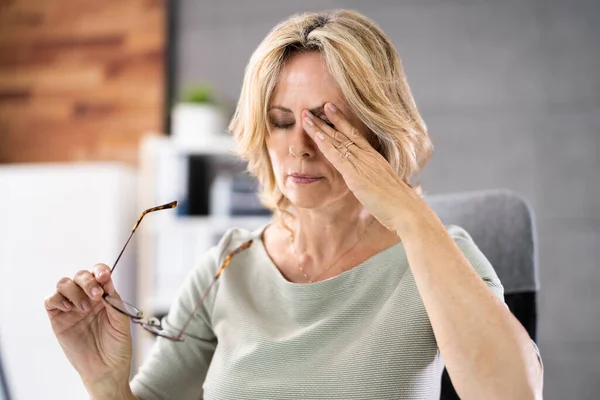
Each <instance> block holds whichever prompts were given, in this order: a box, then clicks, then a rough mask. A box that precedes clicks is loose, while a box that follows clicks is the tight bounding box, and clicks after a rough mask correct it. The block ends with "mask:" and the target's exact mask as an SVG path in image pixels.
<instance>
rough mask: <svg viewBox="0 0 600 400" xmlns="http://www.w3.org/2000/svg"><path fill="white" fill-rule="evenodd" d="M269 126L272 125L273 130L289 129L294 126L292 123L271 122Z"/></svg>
mask: <svg viewBox="0 0 600 400" xmlns="http://www.w3.org/2000/svg"><path fill="white" fill-rule="evenodd" d="M271 125H273V128H275V129H290V128H291V127H292V126H294V123H293V122H291V123H278V122H274V121H272V122H271Z"/></svg>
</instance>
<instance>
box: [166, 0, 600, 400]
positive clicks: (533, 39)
mask: <svg viewBox="0 0 600 400" xmlns="http://www.w3.org/2000/svg"><path fill="white" fill-rule="evenodd" d="M339 7H347V8H354V9H356V10H359V11H361V12H363V13H365V14H366V15H367V16H369V17H371V18H373V19H374V20H375V21H376V22H378V23H379V24H380V25H381V27H382V28H383V29H384V30H385V31H386V32H387V34H388V35H389V36H390V37H391V39H392V40H393V42H394V43H395V45H396V46H397V49H398V51H399V53H400V54H401V56H402V58H403V62H404V65H405V68H406V71H407V75H408V78H409V82H410V84H411V87H412V89H413V92H414V95H415V97H416V100H417V104H418V105H419V106H420V109H421V111H422V113H423V115H424V117H425V120H426V122H427V124H428V127H429V130H430V134H431V136H432V139H433V141H434V145H435V153H434V157H433V158H432V161H431V162H430V164H429V165H428V166H427V167H426V168H425V170H424V173H423V175H422V183H423V184H424V186H425V188H426V190H427V191H428V192H429V193H432V194H433V193H443V192H450V191H462V190H475V189H484V188H498V187H502V188H509V189H513V190H515V191H517V192H519V193H521V194H522V195H524V196H525V197H526V198H528V199H529V200H530V201H531V203H532V205H533V207H534V210H535V212H536V214H537V227H538V233H539V239H540V240H539V245H540V247H539V254H540V257H539V259H540V266H541V271H540V277H541V281H542V290H541V292H540V298H539V312H540V321H539V344H540V348H541V351H542V354H543V358H544V363H545V371H546V375H545V378H546V383H545V388H546V389H545V398H546V399H549V400H553V399H557V400H558V399H590V398H594V397H596V396H597V392H598V391H600V379H599V378H600V290H598V289H597V288H598V287H599V286H600V271H599V267H600V265H598V262H597V260H598V259H600V181H599V178H598V175H599V173H600V161H599V157H598V151H599V150H600V133H599V130H600V128H599V127H600V77H599V71H600V48H599V47H600V24H599V23H598V22H597V18H598V17H599V16H600V5H599V3H598V2H595V1H591V0H590V1H585V0H576V1H569V0H563V1H546V0H510V1H492V0H487V1H484V0H479V1H476V0H472V1H471V0H444V1H442V0H410V1H392V0H383V1H377V2H375V1H372V2H366V1H358V0H353V1H345V2H342V1H333V0H319V1H315V0H305V1H303V2H282V1H278V0H259V1H253V2H241V1H240V2H235V1H229V0H220V1H218V2H213V1H206V0H205V1H199V0H181V6H180V10H179V13H178V19H179V22H180V26H179V28H178V31H177V37H176V40H177V43H178V46H179V48H178V57H177V63H178V67H177V69H176V73H177V75H176V77H177V84H178V85H179V86H180V87H181V86H183V85H185V84H188V83H193V82H197V81H204V80H207V81H210V82H211V83H212V84H213V85H214V86H215V87H216V89H217V90H218V92H219V94H220V95H221V98H222V99H223V100H224V101H228V102H230V103H231V104H233V103H234V102H235V100H236V98H237V95H238V93H239V89H240V83H241V79H242V74H243V69H244V66H245V64H246V62H247V60H248V58H249V56H250V54H251V53H252V51H253V50H254V48H255V47H256V46H257V45H258V43H259V42H260V40H262V38H263V37H264V36H265V35H266V33H267V32H268V31H269V30H270V29H271V28H272V27H273V25H274V24H275V23H277V22H279V21H280V20H281V19H283V18H284V17H286V16H288V15H290V14H293V13H295V12H299V11H313V10H322V9H325V8H339ZM594 289H596V290H594Z"/></svg>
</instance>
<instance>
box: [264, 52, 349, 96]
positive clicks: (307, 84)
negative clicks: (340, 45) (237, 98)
mask: <svg viewBox="0 0 600 400" xmlns="http://www.w3.org/2000/svg"><path fill="white" fill-rule="evenodd" d="M340 99H341V94H340V90H339V87H338V85H337V83H336V82H335V80H334V79H333V77H332V76H331V75H330V74H329V71H328V70H327V65H326V63H325V60H324V59H323V57H322V56H321V54H320V53H318V52H310V53H303V54H295V55H293V56H291V57H290V58H289V59H288V60H287V62H286V64H285V66H284V67H283V70H282V71H281V75H280V76H279V80H278V82H277V85H276V87H275V92H274V93H273V97H272V104H274V105H283V104H280V103H283V102H286V103H298V104H303V106H305V107H311V106H314V104H316V103H319V102H321V103H320V104H322V103H324V102H326V101H333V102H336V101H337V102H339V101H340ZM306 102H309V103H310V104H309V105H306V104H304V103H306ZM288 105H290V104H288ZM292 105H293V104H292Z"/></svg>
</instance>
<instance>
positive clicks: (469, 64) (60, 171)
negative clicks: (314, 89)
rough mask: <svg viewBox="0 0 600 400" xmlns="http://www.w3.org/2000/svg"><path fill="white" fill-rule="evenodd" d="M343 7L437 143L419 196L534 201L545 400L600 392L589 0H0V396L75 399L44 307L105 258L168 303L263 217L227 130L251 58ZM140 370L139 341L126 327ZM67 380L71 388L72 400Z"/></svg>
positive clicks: (595, 76) (596, 89) (138, 291)
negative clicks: (377, 41) (64, 281)
mask: <svg viewBox="0 0 600 400" xmlns="http://www.w3.org/2000/svg"><path fill="white" fill-rule="evenodd" d="M331 8H351V9H355V10H358V11H360V12H362V13H364V14H365V15H367V16H368V17H370V18H372V19H373V20H375V21H376V22H377V23H378V24H379V25H380V26H381V27H382V28H383V30H384V31H385V32H386V33H387V34H388V36H389V37H390V38H391V40H392V41H393V43H394V44H395V46H396V48H397V50H398V52H399V53H400V55H401V57H402V60H403V63H404V67H405V69H406V73H407V75H408V80H409V84H410V85H411V88H412V90H413V94H414V95H415V98H416V101H417V105H418V106H419V108H420V110H421V112H422V114H423V116H424V118H425V121H426V123H427V125H428V128H429V132H430V135H431V137H432V139H433V143H434V146H435V151H434V156H433V158H432V160H431V161H430V163H429V164H428V165H427V166H426V168H425V169H424V171H423V173H422V175H421V179H420V180H421V183H422V184H423V186H424V189H425V190H426V192H427V193H429V194H445V193H455V192H463V191H471V190H481V189H492V188H505V189H510V190H513V191H515V192H517V193H519V194H520V195H522V196H523V197H524V198H525V199H527V200H528V201H529V203H530V204H531V206H532V209H533V211H534V213H535V217H536V218H535V225H536V229H537V238H538V262H539V268H540V269H539V277H540V282H541V287H540V291H539V294H538V314H539V315H538V317H539V319H538V338H537V339H538V340H537V342H538V344H539V347H540V349H541V353H542V357H543V360H544V366H545V398H546V399H550V400H554V399H557V400H558V399H593V398H597V397H598V392H599V390H600V383H599V378H600V291H599V290H598V289H597V288H598V286H600V271H599V263H598V261H597V260H599V259H600V178H599V177H598V176H599V175H600V174H599V172H600V160H599V157H598V151H599V150H600V76H599V71H600V24H598V23H597V20H598V17H600V3H598V2H597V1H593V0H519V1H516V0H507V1H502V2H500V1H492V0H445V1H442V0H418V1H417V0H403V1H390V0H378V1H375V0H374V1H365V0H347V1H335V0H319V1H314V0H305V1H303V2H291V1H278V0H256V1H253V2H242V1H230V0H221V1H218V2H213V1H206V0H173V1H168V0H162V1H161V0H131V1H126V2H124V1H117V0H98V1H95V2H87V1H86V2H78V1H72V0H71V1H69V0H54V1H51V2H40V1H34V0H3V1H0V273H1V275H0V281H1V282H2V283H3V284H2V290H1V291H0V300H1V302H0V366H1V369H0V378H1V381H2V387H0V399H2V398H3V397H2V396H7V393H6V392H5V393H4V394H3V393H2V391H3V390H5V389H2V388H6V387H8V390H9V391H10V392H9V394H10V395H11V398H13V399H31V398H41V397H43V398H61V399H67V398H74V399H75V398H83V397H84V396H85V390H84V389H83V386H82V385H81V383H80V382H79V380H78V377H77V375H76V373H75V372H74V371H72V369H71V368H70V366H69V364H68V362H67V361H66V359H65V357H64V356H63V355H62V353H61V351H60V348H59V346H58V344H57V343H56V340H55V339H54V337H53V336H52V333H51V331H50V327H49V323H48V321H47V317H46V315H45V311H44V309H43V300H44V298H45V297H46V296H47V295H49V294H50V293H51V292H52V291H53V290H54V286H55V283H56V281H57V280H58V279H59V278H60V277H62V276H72V275H73V274H74V273H75V272H76V271H77V270H79V269H82V268H85V269H88V268H91V267H92V266H93V265H94V264H95V263H98V262H104V263H107V264H109V265H112V263H113V262H114V259H115V258H116V256H117V254H118V252H119V251H120V249H121V247H122V245H123V243H124V242H125V240H126V238H127V236H128V235H129V233H130V230H131V227H132V226H133V224H134V223H135V220H136V218H137V217H138V215H139V214H140V212H141V211H142V210H144V209H146V208H148V207H152V206H155V205H158V204H162V203H166V202H169V201H172V200H178V201H179V202H180V204H179V206H178V207H177V209H175V210H168V211H160V212H157V213H155V215H154V214H153V215H149V216H148V217H146V218H145V219H144V222H143V223H142V225H141V226H140V229H139V231H138V232H137V233H136V236H135V239H134V240H133V241H132V243H131V245H130V247H129V248H128V249H127V251H126V253H125V255H124V258H123V259H122V260H121V261H120V264H119V268H117V270H116V271H115V274H116V275H115V283H116V284H117V287H118V288H119V290H120V291H121V293H122V295H123V297H126V298H127V299H131V302H137V304H139V305H140V307H141V308H143V309H144V310H146V311H148V312H150V313H156V314H158V315H161V314H164V313H165V312H166V311H167V310H168V307H169V304H170V302H171V300H172V298H173V296H174V292H175V290H176V288H177V286H178V285H179V284H180V283H181V280H182V279H183V277H184V276H185V274H186V272H187V271H189V269H190V268H191V267H192V265H193V263H194V260H195V259H196V258H197V257H198V254H200V253H202V252H203V251H205V250H206V249H207V248H208V247H210V246H211V245H212V244H213V243H214V242H215V240H216V238H218V237H219V236H220V235H221V234H222V233H223V231H224V230H225V229H227V228H228V227H230V226H241V227H246V226H247V227H255V226H259V225H260V224H262V223H264V222H265V221H266V220H267V218H268V214H267V213H266V212H265V210H264V209H262V207H261V206H260V204H258V202H257V199H256V196H255V189H256V186H255V183H254V182H253V180H252V179H251V178H249V177H248V176H247V175H246V174H245V173H244V165H243V164H242V163H241V162H239V161H237V160H236V159H235V157H233V156H232V155H231V151H232V150H233V148H234V147H233V143H232V141H231V138H230V137H229V136H227V135H226V134H225V133H224V132H225V130H226V125H227V122H228V119H229V118H230V116H231V113H232V111H233V108H234V106H235V103H236V101H237V96H238V94H239V90H240V85H241V80H242V75H243V71H244V67H245V64H246V62H247V61H248V59H249V57H250V55H251V53H252V52H253V50H254V49H255V48H256V46H257V45H258V43H259V42H260V41H261V40H262V38H263V37H264V36H265V35H266V34H267V32H268V31H269V30H270V29H271V28H272V27H273V26H274V25H275V24H276V23H277V22H279V21H281V20H282V19H284V18H285V17H287V16H289V15H291V14H294V13H297V12H303V11H317V10H324V9H331ZM134 333H135V335H136V336H135V340H136V348H135V352H136V365H137V364H139V362H140V361H141V360H142V359H143V356H144V354H145V352H146V351H147V348H148V346H149V345H150V344H151V341H152V338H151V337H149V336H148V335H146V334H145V333H141V332H138V331H134ZM65 388H68V392H65Z"/></svg>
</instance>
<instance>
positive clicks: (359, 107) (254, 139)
mask: <svg viewBox="0 0 600 400" xmlns="http://www.w3.org/2000/svg"><path fill="white" fill-rule="evenodd" d="M312 51H317V52H320V53H321V55H322V56H323V59H324V61H325V63H326V65H327V67H328V69H329V72H330V74H331V76H332V77H333V79H334V80H335V81H336V82H337V84H338V85H339V87H340V90H341V92H342V95H343V96H344V98H345V100H346V101H347V103H348V106H349V108H350V110H351V111H352V112H353V113H354V114H355V115H356V116H357V117H358V118H359V119H360V120H361V121H362V122H363V123H364V124H365V125H366V126H367V128H368V129H369V130H370V131H371V133H372V135H373V136H374V139H375V141H376V142H377V143H378V150H379V152H380V153H381V154H382V155H383V156H384V157H385V158H386V159H387V161H388V162H389V163H390V165H391V166H392V168H393V169H394V171H396V172H397V173H398V175H399V176H400V177H401V178H402V179H403V180H405V181H406V182H408V183H409V184H410V181H411V179H412V178H414V177H416V175H417V174H418V172H419V170H420V169H421V168H422V167H423V166H424V165H425V164H426V163H427V161H428V160H429V158H430V156H431V153H432V151H433V146H432V143H431V140H430V138H429V135H428V134H427V128H426V126H425V123H424V122H423V119H422V118H421V116H420V115H419V112H418V110H417V107H416V105H415V101H414V99H413V97H412V94H411V92H410V88H409V86H408V83H407V81H406V76H405V74H404V70H403V68H402V63H401V61H400V58H399V56H398V54H397V52H396V50H395V49H394V46H393V44H392V43H391V41H390V40H389V38H388V37H387V36H386V35H385V34H384V33H383V31H382V30H381V28H379V27H378V26H377V25H376V24H375V23H374V22H373V21H371V20H370V19H368V18H366V17H365V16H363V15H361V14H359V13H357V12H355V11H349V10H336V11H326V12H319V13H306V14H297V15H294V16H292V17H290V18H288V19H286V20H285V21H283V22H281V23H279V24H278V25H277V26H275V27H274V28H273V29H272V30H271V32H269V34H268V35H267V36H266V37H265V39H264V40H263V41H262V42H261V43H260V45H259V46H258V47H257V49H256V50H255V51H254V53H253V54H252V57H251V58H250V61H249V62H248V65H247V66H246V70H245V75H244V81H243V84H242V90H241V94H240V98H239V102H238V104H237V109H236V111H235V114H234V116H233V119H232V121H231V123H230V125H229V130H230V131H231V132H232V133H233V134H234V137H235V139H236V142H237V145H238V151H239V155H240V156H241V157H242V158H243V159H245V160H247V161H248V171H249V172H250V173H251V174H252V175H254V176H255V177H256V178H257V179H258V181H259V183H260V185H261V192H260V197H261V201H262V203H263V204H264V205H265V206H266V207H268V208H269V209H271V210H276V211H279V212H281V211H283V210H285V209H286V208H287V207H288V206H289V201H288V200H287V199H286V198H285V196H284V195H283V194H282V193H281V191H280V190H279V189H278V187H277V183H276V181H275V176H274V175H273V169H272V166H271V161H270V158H269V155H268V152H267V148H266V144H265V142H266V135H268V133H269V122H268V108H269V103H270V101H271V96H272V94H273V92H274V89H275V86H276V84H277V81H278V78H279V75H280V73H281V71H282V69H283V67H284V65H285V62H286V60H287V59H288V58H289V57H290V56H291V55H294V54H297V53H303V52H312ZM414 189H415V190H416V191H417V192H418V193H419V194H422V191H421V188H420V186H417V187H415V188H414Z"/></svg>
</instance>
